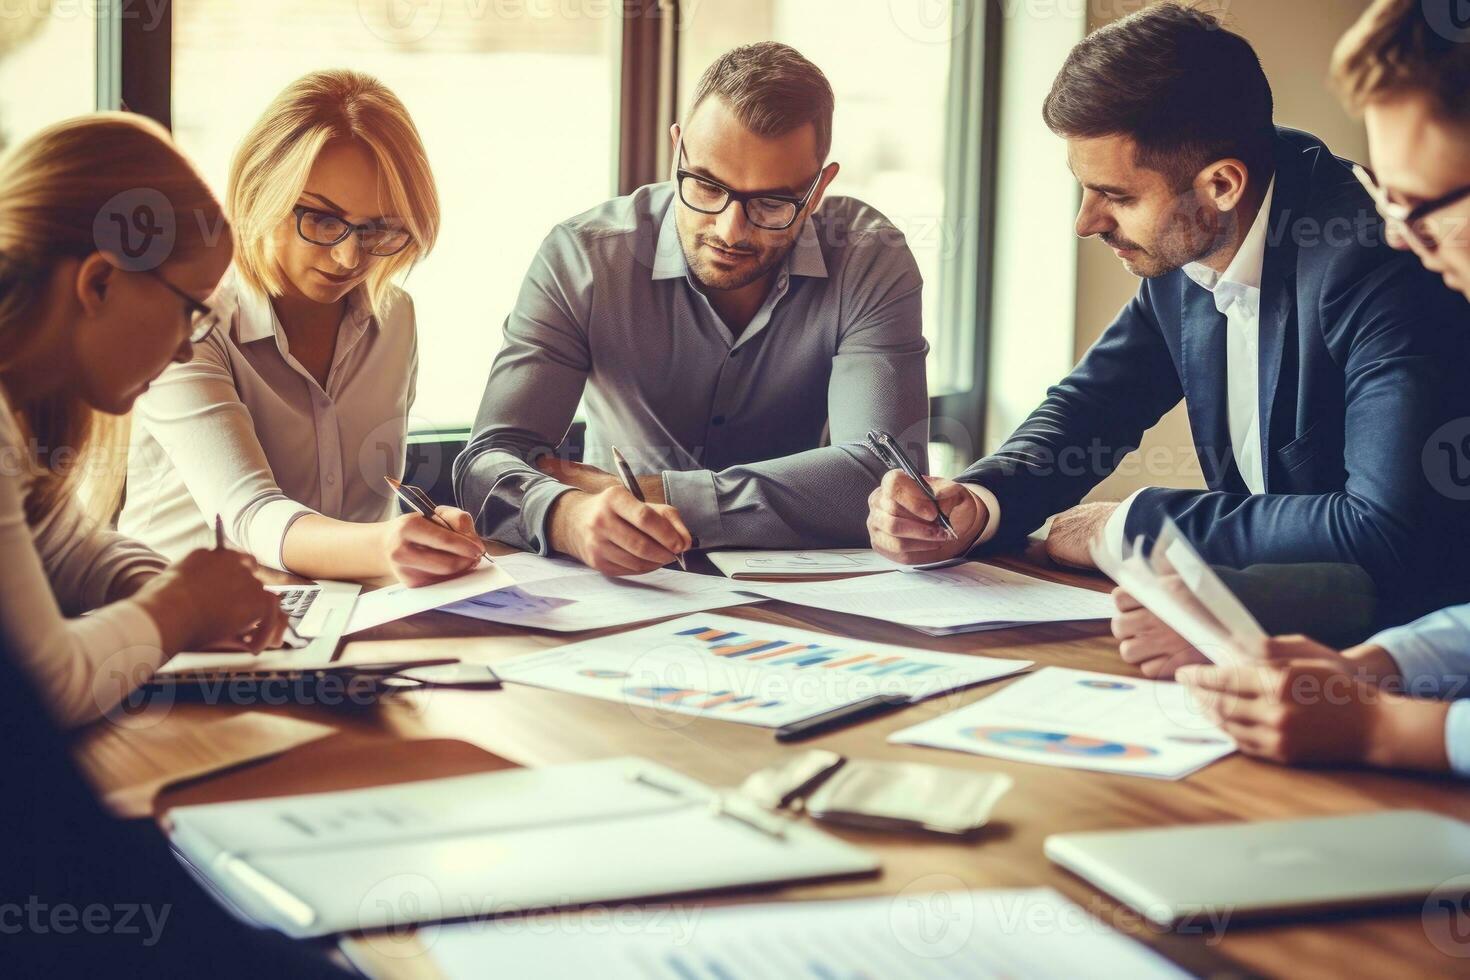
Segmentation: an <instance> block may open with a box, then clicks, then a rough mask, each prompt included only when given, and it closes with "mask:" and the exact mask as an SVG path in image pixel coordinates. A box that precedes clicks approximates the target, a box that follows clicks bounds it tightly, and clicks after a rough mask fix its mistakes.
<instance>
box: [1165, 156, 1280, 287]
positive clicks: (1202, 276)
mask: <svg viewBox="0 0 1470 980" xmlns="http://www.w3.org/2000/svg"><path fill="white" fill-rule="evenodd" d="M1275 193H1276V178H1275V176H1272V178H1271V182H1270V183H1269V184H1267V185H1266V197H1265V198H1264V199H1263V200H1262V201H1261V209H1260V211H1258V212H1257V213H1256V220H1255V221H1254V222H1252V223H1251V230H1250V231H1249V232H1247V233H1246V236H1245V241H1243V242H1241V243H1240V249H1239V250H1238V251H1237V252H1236V253H1235V257H1234V258H1233V259H1231V260H1230V264H1229V265H1228V266H1226V267H1225V271H1224V272H1216V271H1215V270H1214V269H1211V268H1210V267H1209V266H1207V265H1205V264H1204V263H1202V262H1191V263H1189V264H1188V265H1186V266H1185V267H1184V274H1185V275H1186V276H1188V277H1189V278H1190V279H1192V280H1193V281H1194V282H1195V283H1196V284H1197V285H1199V286H1201V287H1203V288H1204V289H1208V290H1209V291H1210V292H1212V293H1214V294H1215V306H1216V308H1217V309H1219V310H1220V312H1221V313H1224V312H1225V311H1226V310H1228V309H1229V308H1230V304H1231V303H1233V302H1234V301H1235V298H1236V296H1237V295H1241V294H1244V295H1249V294H1250V291H1251V290H1255V291H1256V292H1257V293H1259V292H1260V289H1261V275H1262V272H1263V270H1264V269H1265V266H1266V229H1267V227H1268V226H1269V225H1270V223H1271V199H1272V198H1273V197H1274V196H1275Z"/></svg>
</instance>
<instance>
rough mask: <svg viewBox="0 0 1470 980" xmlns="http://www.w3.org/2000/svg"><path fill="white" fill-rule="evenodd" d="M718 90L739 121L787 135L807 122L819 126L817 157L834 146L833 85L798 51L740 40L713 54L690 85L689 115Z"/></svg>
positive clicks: (763, 132)
mask: <svg viewBox="0 0 1470 980" xmlns="http://www.w3.org/2000/svg"><path fill="white" fill-rule="evenodd" d="M711 95H718V96H719V97H720V99H721V100H722V101H723V102H724V103H725V104H726V105H727V106H729V107H730V111H731V112H733V113H734V114H735V118H736V119H739V120H740V122H741V124H742V125H744V126H745V128H746V129H749V130H750V131H751V132H753V133H756V134H758V135H761V136H785V135H786V134H787V133H789V132H791V131H792V130H794V129H797V128H799V127H801V126H805V125H806V124H807V123H811V125H812V127H813V128H815V129H816V132H817V160H818V161H819V162H825V161H826V159H827V153H828V151H830V150H831V149H832V106H833V103H834V101H835V100H834V98H833V96H832V86H831V85H830V84H829V83H828V82H827V76H826V75H823V74H822V69H820V68H818V67H817V66H816V65H814V64H812V63H811V62H810V61H808V60H806V58H804V57H802V55H801V52H799V51H797V50H796V49H795V48H793V47H790V46H788V45H785V44H778V43H776V42H775V41H762V42H760V43H759V44H744V45H741V46H740V47H738V48H734V49H733V50H730V51H726V52H725V53H724V54H722V55H720V56H719V57H718V58H716V59H715V60H714V63H713V64H711V65H710V66H709V67H708V68H706V69H705V70H704V74H703V75H702V76H700V79H699V84H698V85H697V86H696V87H695V89H694V99H693V101H692V102H690V103H689V115H690V116H693V115H694V110H695V109H698V108H699V104H700V103H701V102H703V101H704V100H705V99H707V98H709V97H710V96H711Z"/></svg>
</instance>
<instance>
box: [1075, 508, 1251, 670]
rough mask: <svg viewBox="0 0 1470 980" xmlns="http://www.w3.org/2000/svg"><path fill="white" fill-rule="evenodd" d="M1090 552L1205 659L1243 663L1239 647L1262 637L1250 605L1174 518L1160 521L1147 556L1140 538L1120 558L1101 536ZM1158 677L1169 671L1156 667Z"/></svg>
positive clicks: (1100, 565)
mask: <svg viewBox="0 0 1470 980" xmlns="http://www.w3.org/2000/svg"><path fill="white" fill-rule="evenodd" d="M1092 557H1093V560H1094V561H1096V562H1097V567H1098V568H1099V569H1101V570H1102V571H1103V572H1105V573H1106V574H1107V575H1108V576H1109V577H1110V578H1111V579H1112V580H1113V581H1114V582H1116V583H1117V584H1118V585H1119V586H1120V587H1121V588H1122V589H1123V590H1124V591H1126V592H1127V593H1128V594H1129V596H1131V597H1132V598H1133V599H1134V600H1136V601H1137V602H1138V604H1139V606H1140V607H1142V608H1143V609H1146V610H1147V611H1149V612H1151V613H1153V614H1154V615H1155V616H1157V617H1158V619H1159V620H1160V622H1161V623H1162V624H1163V625H1164V626H1166V627H1168V628H1169V629H1171V630H1173V631H1174V632H1175V633H1177V634H1178V635H1179V636H1180V637H1182V638H1183V639H1184V640H1186V641H1187V642H1188V643H1189V644H1191V645H1192V646H1193V648H1194V650H1196V651H1197V652H1198V653H1199V654H1200V655H1201V656H1203V657H1205V658H1206V659H1208V660H1211V661H1213V662H1215V663H1240V662H1245V661H1246V660H1247V658H1246V655H1245V654H1244V652H1243V651H1244V650H1246V649H1248V648H1249V646H1250V645H1252V644H1254V643H1258V642H1259V641H1261V640H1264V639H1265V637H1266V633H1265V631H1264V630H1263V629H1261V626H1260V624H1259V623H1257V622H1256V620H1255V617H1254V616H1252V615H1251V613H1250V610H1248V609H1246V608H1245V606H1244V605H1242V604H1241V602H1240V600H1239V599H1237V598H1236V597H1235V595H1234V594H1233V593H1232V592H1231V591H1230V589H1229V588H1227V587H1226V585H1225V583H1223V582H1221V581H1220V579H1219V577H1218V576H1217V575H1215V573H1214V571H1213V570H1212V569H1211V568H1210V566H1209V565H1207V564H1205V562H1204V560H1203V559H1202V558H1200V556H1199V553H1198V552H1196V551H1195V550H1194V548H1193V547H1191V546H1190V544H1189V542H1188V541H1186V540H1185V539H1184V537H1183V536H1182V535H1180V533H1179V529H1178V528H1177V527H1176V526H1175V525H1174V522H1173V521H1170V520H1167V519H1166V520H1165V521H1164V528H1163V530H1162V531H1161V532H1160V534H1159V537H1158V540H1157V541H1156V542H1155V543H1154V547H1153V551H1152V553H1151V554H1149V555H1148V556H1147V557H1145V556H1144V554H1143V545H1142V541H1141V540H1140V541H1138V542H1136V543H1135V544H1134V545H1133V546H1132V547H1131V548H1130V547H1128V546H1127V545H1126V544H1125V545H1124V549H1123V557H1122V559H1121V560H1119V559H1118V557H1117V556H1116V555H1113V554H1112V553H1111V552H1110V551H1109V550H1108V548H1107V547H1106V546H1105V545H1104V544H1103V543H1102V541H1101V540H1100V539H1094V541H1093V543H1092ZM1182 652H1183V651H1180V653H1182ZM1166 663H1167V662H1166ZM1163 666H1165V664H1161V665H1160V668H1162V667H1163ZM1175 666H1178V665H1175ZM1170 673H1172V670H1170ZM1158 676H1167V675H1166V674H1164V673H1162V672H1160V673H1158Z"/></svg>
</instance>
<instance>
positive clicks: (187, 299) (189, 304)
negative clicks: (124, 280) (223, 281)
mask: <svg viewBox="0 0 1470 980" xmlns="http://www.w3.org/2000/svg"><path fill="white" fill-rule="evenodd" d="M143 271H144V272H146V273H147V274H148V275H149V276H151V277H153V278H154V279H156V280H157V281H158V282H160V283H162V284H163V286H164V288H165V289H167V290H168V291H169V292H171V293H173V294H174V295H175V296H177V297H178V298H179V299H181V300H183V301H184V319H185V320H186V321H187V322H188V324H189V343H191V344H199V343H203V342H204V338H206V337H208V336H209V335H210V334H212V333H214V328H215V327H217V326H219V314H218V313H216V312H215V311H214V310H212V309H211V308H210V307H209V304H207V303H201V302H199V301H198V300H197V299H195V298H194V297H192V296H190V295H189V294H188V293H186V292H184V291H183V290H182V289H180V288H179V287H178V286H175V285H174V284H173V283H171V282H169V281H168V280H167V279H165V278H163V273H161V272H159V271H158V270H157V269H144V270H143Z"/></svg>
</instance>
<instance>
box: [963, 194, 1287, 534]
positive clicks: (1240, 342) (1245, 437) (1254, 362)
mask: <svg viewBox="0 0 1470 980" xmlns="http://www.w3.org/2000/svg"><path fill="white" fill-rule="evenodd" d="M1275 193H1276V178H1275V177H1272V178H1271V182H1270V183H1269V184H1267V185H1266V197H1265V199H1264V200H1262V201H1261V209H1260V211H1258V212H1257V213H1256V219H1255V221H1254V222H1252V223H1251V228H1250V231H1248V232H1246V236H1245V240H1244V241H1243V242H1241V243H1240V249H1239V250H1238V251H1237V252H1236V253H1235V256H1234V258H1232V259H1231V260H1230V264H1229V265H1228V266H1226V267H1225V271H1224V272H1223V273H1220V272H1216V271H1215V270H1214V269H1211V268H1210V267H1209V266H1207V265H1204V264H1203V263H1200V262H1191V263H1189V264H1188V265H1186V266H1184V269H1183V271H1184V274H1185V275H1187V276H1188V277H1189V278H1190V279H1192V280H1193V281H1194V282H1195V283H1197V284H1198V285H1200V286H1201V287H1203V288H1204V289H1207V290H1209V291H1210V292H1211V293H1213V294H1214V297H1215V308H1216V309H1218V310H1219V311H1220V312H1221V313H1222V314H1224V316H1225V330H1226V334H1225V380H1226V399H1227V402H1228V406H1229V414H1230V444H1231V447H1232V449H1233V451H1234V453H1235V465H1236V468H1237V469H1239V470H1240V475H1241V477H1242V479H1244V481H1245V485H1246V488H1247V489H1249V490H1250V492H1251V493H1265V492H1266V479H1265V475H1264V469H1263V466H1262V462H1261V400H1260V391H1261V366H1260V364H1261V359H1260V338H1261V323H1260V318H1261V275H1262V273H1263V272H1264V270H1265V266H1266V228H1267V226H1268V225H1269V224H1270V219H1271V199H1272V198H1273V197H1274V196H1275ZM965 486H966V487H967V488H968V489H969V491H970V492H971V493H973V494H974V495H975V496H976V497H978V498H980V502H981V503H982V504H984V505H985V508H986V510H987V511H988V512H989V515H990V517H989V520H988V521H987V522H986V525H985V529H984V530H983V531H981V532H980V537H979V538H977V539H976V541H975V544H976V545H977V546H978V545H982V544H984V543H985V542H987V541H989V540H990V539H991V538H993V537H995V535H996V532H998V531H999V530H1000V501H998V500H996V498H995V494H993V493H991V492H990V491H989V490H988V489H986V488H985V487H982V486H979V485H977V484H973V483H967V484H965ZM1144 489H1147V488H1141V489H1139V490H1135V491H1134V492H1133V493H1132V494H1130V495H1129V496H1128V499H1126V500H1124V501H1123V502H1122V503H1121V504H1119V505H1118V509H1117V510H1115V511H1113V515H1112V516H1111V517H1110V518H1108V523H1107V525H1106V526H1105V527H1104V528H1103V540H1104V542H1105V543H1106V544H1107V546H1108V548H1109V549H1110V550H1111V551H1112V552H1113V554H1115V555H1117V556H1119V557H1121V556H1122V553H1123V537H1124V530H1123V529H1124V527H1125V526H1126V525H1127V523H1128V510H1129V508H1130V507H1131V506H1132V505H1133V501H1134V499H1135V498H1136V497H1137V496H1138V495H1139V494H1140V493H1142V492H1143V490H1144Z"/></svg>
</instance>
